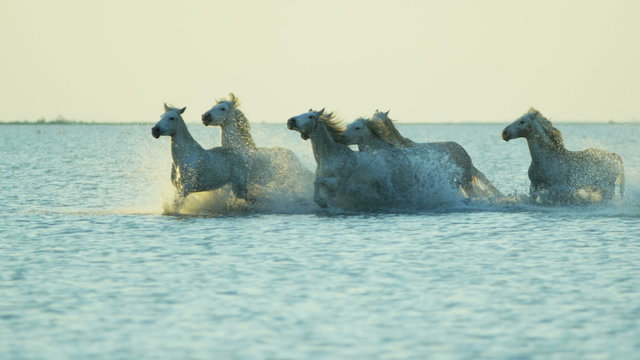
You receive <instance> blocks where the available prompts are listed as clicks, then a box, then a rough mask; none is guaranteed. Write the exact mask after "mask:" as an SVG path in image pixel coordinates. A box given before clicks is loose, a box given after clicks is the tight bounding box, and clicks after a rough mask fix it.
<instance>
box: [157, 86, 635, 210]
mask: <svg viewBox="0 0 640 360" xmlns="http://www.w3.org/2000/svg"><path fill="white" fill-rule="evenodd" d="M239 105H240V104H239V101H238V99H237V98H236V96H235V95H233V94H230V95H229V97H228V98H225V99H221V100H218V101H217V103H216V104H215V105H214V106H213V107H212V108H211V109H210V110H209V111H207V112H205V113H204V114H203V115H202V122H203V124H204V125H205V126H218V127H220V128H221V146H219V147H214V148H212V149H204V148H203V147H202V146H200V144H198V142H196V141H195V140H194V138H193V137H192V136H191V134H190V133H189V130H188V128H187V126H186V124H185V122H184V120H183V118H182V114H183V113H184V111H185V110H186V108H175V107H171V106H167V105H166V104H165V105H164V114H163V115H162V116H161V118H160V120H159V121H158V123H157V124H156V125H155V126H153V128H152V129H151V133H152V135H153V137H155V138H159V137H160V136H169V137H171V156H172V159H173V165H172V170H171V182H172V183H173V185H174V186H175V189H176V196H175V206H176V207H178V208H179V206H180V205H181V204H182V203H183V202H184V200H185V198H186V197H187V196H188V195H189V194H191V193H195V192H201V191H210V190H216V189H219V188H222V187H224V186H227V185H230V188H231V191H232V192H233V195H234V196H235V197H236V198H237V199H243V200H245V201H247V202H249V203H252V202H254V201H255V200H256V199H255V194H253V191H251V189H252V188H254V187H256V186H257V187H277V188H279V189H281V190H282V191H285V192H286V191H292V190H291V189H294V188H296V189H300V188H302V189H308V192H307V194H308V196H309V197H310V196H313V200H314V201H315V203H316V204H317V205H319V206H320V207H337V208H380V207H391V208H398V207H405V206H412V207H413V206H421V205H425V204H421V203H420V201H424V199H425V197H421V196H419V195H420V194H425V193H428V192H431V193H441V192H442V191H444V190H447V191H449V192H450V193H455V194H456V196H459V197H460V198H461V199H483V200H489V201H505V199H506V197H505V196H504V195H503V194H502V193H501V192H500V191H499V190H498V189H497V188H496V187H495V186H494V185H493V184H492V183H491V181H490V180H489V179H488V178H487V177H486V176H485V175H484V174H483V173H482V172H481V171H480V170H478V169H477V168H476V167H475V166H474V164H473V162H472V160H471V157H470V156H469V154H468V153H467V151H466V150H465V149H464V148H463V147H462V146H461V145H460V144H458V143H456V142H427V143H416V142H414V141H412V140H410V139H408V138H406V137H404V136H402V135H401V134H400V132H399V131H398V129H397V128H396V127H395V125H394V123H393V121H392V120H391V119H390V118H389V112H388V111H387V112H380V111H376V112H375V113H374V115H373V116H372V117H370V118H359V119H357V120H355V121H354V122H352V123H351V124H349V125H348V126H347V127H346V128H345V127H344V126H342V124H341V123H340V121H339V120H337V119H336V117H335V116H334V114H332V113H327V112H325V111H324V109H323V110H319V111H314V110H311V109H310V110H309V111H308V112H305V113H302V114H300V115H296V116H293V117H291V118H290V119H288V121H287V127H288V128H289V129H290V130H293V131H297V132H299V133H300V135H301V137H302V139H304V140H307V139H308V140H310V141H311V146H312V150H313V155H314V158H315V161H316V164H317V167H316V171H315V174H312V173H311V172H310V171H309V170H308V169H307V168H305V167H304V166H303V165H302V163H301V162H300V161H299V159H298V158H297V156H296V155H295V154H294V153H293V152H292V151H291V150H288V149H284V148H279V147H275V148H259V147H257V146H256V144H255V142H254V140H253V138H252V136H251V133H250V125H249V121H248V120H247V118H246V117H245V116H244V114H243V113H242V111H241V110H240V109H239ZM520 137H523V138H525V139H526V140H527V143H528V145H529V151H530V154H531V165H530V167H529V172H528V175H529V180H530V181H531V185H530V199H531V201H533V202H537V203H542V204H575V203H584V202H585V199H588V201H589V202H594V201H595V202H602V201H610V200H612V199H613V198H614V197H615V194H616V186H617V187H618V195H619V196H620V197H622V196H623V195H624V170H623V163H622V159H621V158H620V156H619V155H617V154H615V153H611V152H607V151H604V150H601V149H595V148H590V149H586V150H582V151H569V150H567V149H566V148H565V147H564V143H563V139H562V135H561V134H560V131H558V129H556V128H555V127H554V126H553V125H552V124H551V122H550V121H549V120H548V119H547V118H545V117H544V116H543V115H542V114H541V113H540V112H539V111H537V110H535V109H533V108H531V109H530V110H529V111H528V112H526V113H525V114H524V115H522V116H521V117H519V118H518V119H517V120H516V121H514V122H513V123H511V124H510V125H508V126H507V127H506V128H505V129H504V130H503V131H502V138H503V139H504V140H505V141H509V140H511V139H515V138H520ZM352 145H356V146H357V149H358V150H354V149H353V148H352V147H351V146H352ZM427 163H429V164H438V166H439V167H437V169H438V170H434V167H429V166H425V164H427ZM300 186H302V187H300ZM301 194H302V195H301V196H305V195H304V194H305V190H302V192H301ZM311 194H313V195H311ZM416 199H422V200H420V201H416ZM426 199H429V197H426Z"/></svg>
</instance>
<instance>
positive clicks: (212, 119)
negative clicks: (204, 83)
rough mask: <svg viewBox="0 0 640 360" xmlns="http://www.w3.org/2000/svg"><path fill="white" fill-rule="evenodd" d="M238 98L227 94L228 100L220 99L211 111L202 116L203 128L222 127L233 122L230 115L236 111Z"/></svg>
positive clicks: (232, 117)
mask: <svg viewBox="0 0 640 360" xmlns="http://www.w3.org/2000/svg"><path fill="white" fill-rule="evenodd" d="M237 105H238V98H236V96H235V95H234V94H229V99H228V100H227V99H220V100H217V101H216V104H215V105H214V106H213V107H212V108H211V110H209V111H207V112H205V113H204V114H202V123H203V124H204V125H205V126H209V125H212V126H224V125H226V124H228V123H229V122H231V121H233V120H234V116H232V113H233V112H234V111H235V110H236V106H237Z"/></svg>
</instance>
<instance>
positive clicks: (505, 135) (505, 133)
mask: <svg viewBox="0 0 640 360" xmlns="http://www.w3.org/2000/svg"><path fill="white" fill-rule="evenodd" d="M502 140H504V141H509V140H511V136H509V132H508V131H507V130H506V129H505V130H502Z"/></svg>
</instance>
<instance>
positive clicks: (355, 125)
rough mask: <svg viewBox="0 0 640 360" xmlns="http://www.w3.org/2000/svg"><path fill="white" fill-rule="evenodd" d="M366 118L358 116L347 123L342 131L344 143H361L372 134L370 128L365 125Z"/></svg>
mask: <svg viewBox="0 0 640 360" xmlns="http://www.w3.org/2000/svg"><path fill="white" fill-rule="evenodd" d="M367 121H368V120H367V119H365V118H358V119H356V120H354V121H353V122H352V123H351V124H349V125H347V129H346V130H345V131H344V132H343V133H342V136H343V137H344V140H345V144H347V145H358V144H363V143H364V142H366V140H367V139H369V138H370V137H371V136H373V134H372V133H371V130H370V129H369V127H368V126H367Z"/></svg>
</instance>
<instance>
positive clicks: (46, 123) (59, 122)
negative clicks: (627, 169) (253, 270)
mask: <svg viewBox="0 0 640 360" xmlns="http://www.w3.org/2000/svg"><path fill="white" fill-rule="evenodd" d="M154 124H155V123H153V122H91V121H74V120H51V121H41V120H38V121H0V126H2V125H25V126H27V125H31V126H33V125H44V126H49V125H147V126H153V125H154ZM189 124H191V123H187V125H189ZM193 124H196V123H195V122H194V123H193ZM345 124H346V122H345ZM500 124H509V121H503V122H499V121H491V122H470V121H466V122H465V121H462V122H407V123H397V125H400V126H405V125H500ZM554 124H562V125H640V121H611V120H609V121H555V122H554ZM251 125H276V126H280V125H282V124H281V123H277V122H273V123H268V122H259V123H251Z"/></svg>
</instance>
